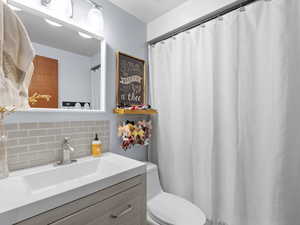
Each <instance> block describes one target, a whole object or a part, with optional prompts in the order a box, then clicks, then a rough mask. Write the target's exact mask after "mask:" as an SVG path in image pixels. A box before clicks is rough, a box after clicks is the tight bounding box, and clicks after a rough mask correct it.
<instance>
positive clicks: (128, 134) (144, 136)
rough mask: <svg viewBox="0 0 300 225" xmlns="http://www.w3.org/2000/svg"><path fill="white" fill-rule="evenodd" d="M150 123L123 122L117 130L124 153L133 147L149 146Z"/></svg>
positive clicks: (143, 121)
mask: <svg viewBox="0 0 300 225" xmlns="http://www.w3.org/2000/svg"><path fill="white" fill-rule="evenodd" d="M151 130H152V124H151V121H145V120H142V121H138V122H137V123H135V122H133V121H126V122H123V123H122V124H121V125H120V126H119V128H118V136H119V137H121V140H122V143H121V148H122V149H123V150H124V151H126V150H128V149H130V148H132V147H133V146H134V145H143V146H146V145H149V143H150V138H151Z"/></svg>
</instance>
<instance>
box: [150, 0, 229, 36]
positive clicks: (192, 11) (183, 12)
mask: <svg viewBox="0 0 300 225" xmlns="http://www.w3.org/2000/svg"><path fill="white" fill-rule="evenodd" d="M232 2H234V0H189V1H187V2H185V3H183V4H182V5H180V6H178V7H177V8H175V9H173V10H171V11H169V12H168V13H166V14H164V15H162V16H160V17H159V18H157V19H155V20H153V21H152V22H150V23H148V25H147V40H148V41H150V40H153V39H154V38H157V37H159V36H161V35H163V34H166V33H168V32H170V31H172V30H175V29H176V28H178V27H180V26H183V25H185V24H187V23H190V22H192V21H194V20H196V19H198V18H200V17H202V16H204V15H206V14H208V13H210V12H213V11H215V10H217V9H219V8H222V7H224V6H226V5H228V4H230V3H232Z"/></svg>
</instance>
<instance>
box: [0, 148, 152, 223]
mask: <svg viewBox="0 0 300 225" xmlns="http://www.w3.org/2000/svg"><path fill="white" fill-rule="evenodd" d="M145 173H146V165H145V164H144V163H142V162H138V161H135V160H132V159H128V158H125V157H122V156H119V155H116V154H113V153H105V154H104V155H103V156H102V157H101V158H92V157H86V158H82V159H79V160H78V162H76V163H73V164H70V165H64V166H54V165H47V166H41V167H36V168H32V169H26V170H21V171H17V172H15V173H12V174H11V175H10V177H9V178H6V179H3V180H1V181H0V193H1V195H0V202H1V204H0V222H1V223H0V224H1V225H14V224H18V225H34V224H38V225H48V224H49V225H50V224H51V225H102V224H103V225H115V224H120V225H145V224H146V175H145ZM12 193H14V194H13V195H12Z"/></svg>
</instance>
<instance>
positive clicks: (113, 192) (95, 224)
mask: <svg viewBox="0 0 300 225" xmlns="http://www.w3.org/2000/svg"><path fill="white" fill-rule="evenodd" d="M145 183H146V179H145V175H143V176H138V177H135V178H132V179H130V180H127V181H125V182H122V183H119V184H117V185H114V186H112V187H109V188H106V189H104V190H101V191H98V192H96V193H94V194H91V195H89V196H86V197H84V198H81V199H78V200H75V201H73V202H71V203H68V204H65V205H63V206H60V207H58V208H55V209H52V210H50V211H48V212H45V213H43V214H41V215H37V216H35V217H32V218H30V219H28V220H25V221H22V222H20V223H17V225H146V184H145Z"/></svg>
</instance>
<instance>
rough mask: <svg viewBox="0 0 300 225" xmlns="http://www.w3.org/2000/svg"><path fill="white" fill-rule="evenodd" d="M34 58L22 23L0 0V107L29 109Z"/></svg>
mask: <svg viewBox="0 0 300 225" xmlns="http://www.w3.org/2000/svg"><path fill="white" fill-rule="evenodd" d="M34 55H35V54H34V50H33V47H32V44H31V41H30V39H29V36H28V33H27V31H26V29H25V27H24V25H23V23H22V21H21V20H20V19H19V18H18V16H17V15H16V14H15V13H14V12H13V11H12V10H11V9H10V8H9V7H8V6H7V5H6V4H5V3H3V2H2V0H0V106H2V107H11V106H15V107H16V108H17V109H24V108H28V107H29V104H28V88H29V85H30V81H31V77H32V73H33V63H32V61H33V58H34Z"/></svg>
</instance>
